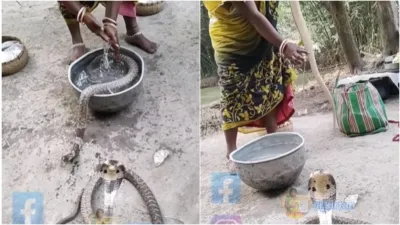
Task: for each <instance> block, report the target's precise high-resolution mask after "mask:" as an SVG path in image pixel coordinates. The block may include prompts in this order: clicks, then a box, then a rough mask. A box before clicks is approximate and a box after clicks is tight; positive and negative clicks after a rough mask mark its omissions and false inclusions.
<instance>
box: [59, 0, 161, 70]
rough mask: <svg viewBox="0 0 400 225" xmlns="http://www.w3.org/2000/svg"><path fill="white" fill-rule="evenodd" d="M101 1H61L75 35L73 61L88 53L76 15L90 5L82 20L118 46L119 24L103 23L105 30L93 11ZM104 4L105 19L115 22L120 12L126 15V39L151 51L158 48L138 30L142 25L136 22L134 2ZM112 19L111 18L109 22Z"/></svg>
mask: <svg viewBox="0 0 400 225" xmlns="http://www.w3.org/2000/svg"><path fill="white" fill-rule="evenodd" d="M99 3H100V2H99V1H59V9H60V11H61V14H62V15H63V17H64V20H65V22H66V23H67V26H68V29H69V32H70V33H71V37H72V44H73V45H72V49H73V55H72V58H71V62H73V61H75V60H76V59H78V58H79V57H81V56H82V55H84V54H85V53H86V52H87V49H86V47H85V44H84V43H83V40H82V36H81V32H80V27H79V22H78V20H77V15H78V14H79V11H80V10H81V9H82V7H86V8H87V10H86V13H85V16H84V19H83V23H85V24H86V25H87V27H88V28H89V29H90V30H91V31H92V32H93V33H95V34H96V35H98V36H100V37H101V38H102V39H103V40H104V41H106V42H109V41H110V42H112V43H113V48H114V49H116V48H117V45H119V44H118V33H117V29H116V27H115V26H104V31H102V30H101V25H100V24H99V22H97V21H96V18H94V16H93V15H92V14H91V12H92V11H93V10H94V9H95V8H96V7H97V6H98V5H99ZM101 3H102V4H103V5H104V6H105V7H106V12H105V18H109V19H111V20H113V21H116V20H117V17H118V14H121V15H122V16H123V17H124V21H125V27H126V37H125V41H126V42H127V43H129V44H131V45H134V46H137V47H139V48H141V49H143V50H144V51H146V52H148V53H154V52H155V51H156V50H157V45H156V44H155V43H153V42H151V41H149V40H148V39H147V38H146V37H145V36H144V35H143V34H142V33H141V32H140V31H139V26H138V24H137V21H136V5H135V3H134V2H133V1H129V2H126V1H106V2H101ZM111 20H109V22H110V21H111ZM111 22H112V21H111Z"/></svg>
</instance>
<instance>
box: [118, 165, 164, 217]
mask: <svg viewBox="0 0 400 225" xmlns="http://www.w3.org/2000/svg"><path fill="white" fill-rule="evenodd" d="M124 178H125V179H126V180H128V181H129V182H130V183H131V184H132V185H133V186H134V187H135V188H136V189H137V190H138V192H139V194H140V195H141V196H142V198H143V200H144V202H145V204H146V206H147V208H148V210H149V212H150V218H151V223H152V224H164V220H163V217H162V214H161V209H160V206H159V205H158V202H157V200H156V197H155V196H154V194H153V192H152V191H151V190H150V188H149V186H147V184H146V183H145V182H144V180H143V179H142V178H141V177H140V176H139V175H137V174H136V173H135V172H133V171H131V172H127V171H126V172H125V174H124Z"/></svg>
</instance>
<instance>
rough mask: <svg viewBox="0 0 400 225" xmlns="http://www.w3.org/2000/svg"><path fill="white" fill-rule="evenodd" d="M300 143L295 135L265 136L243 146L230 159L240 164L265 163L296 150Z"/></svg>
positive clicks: (300, 140)
mask: <svg viewBox="0 0 400 225" xmlns="http://www.w3.org/2000/svg"><path fill="white" fill-rule="evenodd" d="M302 142H303V141H302V139H301V138H300V137H299V136H297V135H291V134H289V135H284V134H277V135H273V136H268V135H267V136H265V137H263V138H261V139H258V140H256V141H254V142H252V143H250V144H248V145H245V146H243V147H242V148H240V149H239V150H238V151H236V152H235V153H234V154H233V155H232V158H233V159H234V160H238V161H242V162H245V161H248V162H251V161H267V160H269V159H272V158H279V156H283V155H284V154H286V153H288V152H290V151H292V150H294V149H298V148H299V147H300V146H301V144H302Z"/></svg>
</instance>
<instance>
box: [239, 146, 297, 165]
mask: <svg viewBox="0 0 400 225" xmlns="http://www.w3.org/2000/svg"><path fill="white" fill-rule="evenodd" d="M297 146H298V144H294V143H291V144H285V145H279V144H278V145H270V146H268V147H266V148H264V149H259V150H258V151H251V152H249V154H248V155H246V157H245V160H243V161H260V160H268V159H271V158H275V157H279V156H281V155H284V154H285V153H287V152H288V151H289V150H292V149H294V148H296V147H297Z"/></svg>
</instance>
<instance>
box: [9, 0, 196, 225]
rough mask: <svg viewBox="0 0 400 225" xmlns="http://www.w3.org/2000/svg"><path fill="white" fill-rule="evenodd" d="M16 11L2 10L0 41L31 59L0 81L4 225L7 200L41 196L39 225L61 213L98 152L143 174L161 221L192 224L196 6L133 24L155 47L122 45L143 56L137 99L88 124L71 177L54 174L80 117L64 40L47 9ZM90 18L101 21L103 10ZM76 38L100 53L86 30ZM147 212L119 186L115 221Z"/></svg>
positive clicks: (178, 6) (32, 5)
mask: <svg viewBox="0 0 400 225" xmlns="http://www.w3.org/2000/svg"><path fill="white" fill-rule="evenodd" d="M20 3H21V5H22V6H20V5H19V4H18V3H17V2H16V1H12V2H3V11H2V13H3V15H2V18H3V35H12V36H16V37H18V38H20V39H21V40H22V41H23V42H24V43H25V45H26V47H27V49H28V51H29V56H30V59H29V64H28V65H27V66H26V67H25V68H24V69H23V70H22V71H21V72H19V73H17V74H15V75H13V76H10V77H3V79H2V82H3V84H2V87H3V95H2V101H3V104H2V112H3V123H2V125H3V126H2V132H3V137H2V141H3V158H2V160H3V165H2V166H3V167H2V168H3V192H2V194H3V195H2V200H3V205H2V214H3V220H2V222H3V223H12V220H11V216H12V211H13V209H12V193H14V192H41V193H43V202H44V223H55V222H56V221H57V220H58V219H60V218H61V217H64V216H67V215H69V214H70V213H71V211H72V209H73V207H74V206H75V200H76V198H77V196H78V195H79V193H80V191H81V189H82V188H83V187H84V186H85V184H86V182H87V180H88V178H89V174H91V173H92V172H93V169H94V166H95V165H96V164H97V163H98V159H97V158H96V154H97V155H98V154H99V155H100V156H101V157H103V158H108V159H115V160H119V161H121V162H122V163H123V164H124V165H125V166H126V167H127V168H128V169H132V170H135V171H136V172H137V173H138V174H139V175H141V176H142V178H143V179H144V180H145V181H146V182H147V184H148V185H149V186H150V188H151V189H152V191H153V192H154V194H155V196H156V198H157V199H158V202H159V205H160V207H161V209H162V212H163V214H164V215H165V216H166V217H172V218H175V219H179V220H182V221H183V222H185V223H198V221H199V204H198V196H199V167H198V166H199V152H198V151H197V149H199V143H198V140H199V135H198V129H199V124H198V118H199V117H198V116H199V113H198V107H199V91H198V90H199V88H198V87H199V57H198V52H199V41H198V40H199V38H198V37H199V29H198V27H199V19H198V18H199V11H200V10H199V4H198V3H194V2H167V3H166V6H165V9H164V11H163V12H161V13H160V14H158V15H155V16H151V17H144V18H139V24H140V27H141V29H142V31H143V33H144V34H145V35H146V36H147V37H148V38H149V39H150V40H153V41H155V42H157V43H158V44H159V49H158V51H157V53H156V54H154V55H149V54H146V53H144V52H143V51H141V50H139V49H138V48H135V47H130V48H132V49H134V50H135V51H137V52H138V53H139V54H140V55H142V57H143V58H144V61H145V67H146V74H145V78H144V81H143V82H144V84H143V86H144V89H145V91H144V92H143V93H142V94H141V96H140V100H139V101H138V102H135V103H134V104H132V106H131V107H130V108H129V109H127V110H124V111H123V112H121V113H119V114H117V115H115V116H113V117H107V118H102V119H101V118H94V117H92V118H91V121H90V123H89V125H88V130H87V135H86V137H87V139H86V141H87V142H89V143H87V144H86V145H85V146H84V149H83V152H82V155H81V159H80V160H81V164H80V166H79V167H78V170H77V171H76V172H75V174H71V169H70V168H68V167H67V168H61V167H60V159H61V156H62V155H64V154H65V153H66V152H67V151H69V150H70V148H71V143H70V141H71V137H73V135H74V133H73V132H74V127H72V126H71V125H70V124H71V123H72V122H73V120H72V115H73V114H74V113H76V112H77V109H78V107H77V106H78V104H77V103H78V102H77V96H76V95H75V93H74V92H73V89H72V87H71V86H70V85H69V83H68V79H67V68H68V65H67V62H68V60H69V57H70V54H71V51H70V48H71V40H70V36H69V32H68V30H67V27H66V25H65V23H64V21H63V19H62V17H61V15H60V13H59V12H58V8H57V3H56V2H55V1H47V2H25V1H22V2H20ZM94 14H95V16H96V18H98V19H99V21H101V18H102V17H103V16H104V8H103V7H102V6H99V7H98V8H97V9H96V10H95V12H94ZM118 22H119V24H118V30H119V36H120V40H121V45H122V46H125V47H128V46H129V45H128V44H127V43H125V42H124V41H123V35H124V31H125V29H124V23H123V19H122V18H119V20H118ZM82 30H83V37H84V40H85V42H86V44H87V47H89V48H92V49H94V48H99V47H103V43H102V41H101V40H100V39H99V38H98V37H96V36H94V35H93V34H92V33H91V32H90V31H89V30H88V29H87V28H85V27H83V29H82ZM160 149H166V150H170V151H172V155H171V156H170V157H169V158H168V159H167V160H166V161H165V162H164V164H162V165H161V166H160V167H159V168H155V166H154V164H153V159H152V156H153V154H154V152H155V151H157V150H160ZM146 213H147V210H146V208H145V206H144V203H143V201H142V200H141V199H140V197H139V195H138V194H137V192H136V191H135V189H134V188H133V187H131V186H130V185H127V184H125V182H124V183H123V186H122V187H121V191H120V192H119V194H118V196H117V207H116V209H115V214H116V215H117V216H118V218H119V222H120V223H125V224H126V223H132V222H137V223H140V222H148V221H149V217H148V215H147V214H146ZM78 221H80V220H79V219H78V220H77V221H76V222H78ZM80 222H82V221H80Z"/></svg>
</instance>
